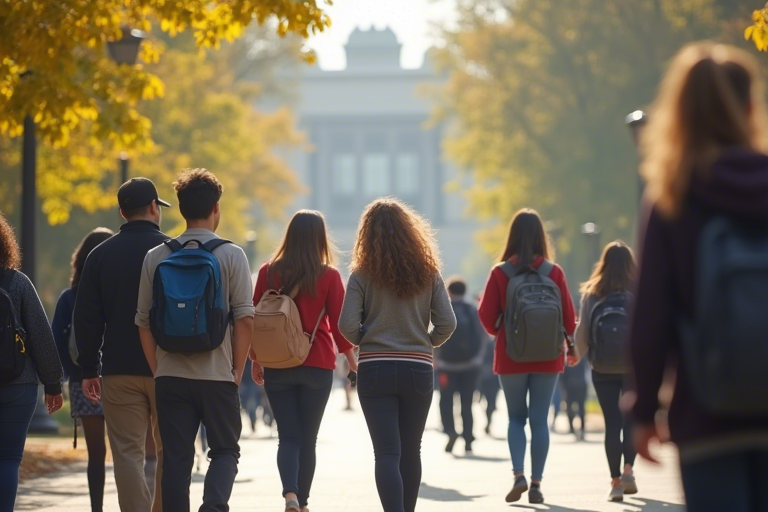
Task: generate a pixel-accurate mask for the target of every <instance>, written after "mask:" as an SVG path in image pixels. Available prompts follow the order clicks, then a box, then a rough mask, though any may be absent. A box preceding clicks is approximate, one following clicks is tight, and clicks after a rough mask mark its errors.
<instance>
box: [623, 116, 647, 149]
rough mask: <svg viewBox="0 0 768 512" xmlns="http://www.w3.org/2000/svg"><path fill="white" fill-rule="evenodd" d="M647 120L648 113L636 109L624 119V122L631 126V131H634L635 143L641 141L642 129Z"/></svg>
mask: <svg viewBox="0 0 768 512" xmlns="http://www.w3.org/2000/svg"><path fill="white" fill-rule="evenodd" d="M647 122H648V114H646V113H645V112H643V111H642V110H635V111H634V112H632V113H630V114H629V115H627V117H626V118H625V119H624V123H625V124H626V125H627V126H628V127H629V131H630V132H632V140H634V141H635V145H637V144H638V142H639V141H640V131H641V130H642V128H643V126H645V125H646V123H647Z"/></svg>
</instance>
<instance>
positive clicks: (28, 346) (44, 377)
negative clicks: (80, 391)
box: [0, 213, 62, 512]
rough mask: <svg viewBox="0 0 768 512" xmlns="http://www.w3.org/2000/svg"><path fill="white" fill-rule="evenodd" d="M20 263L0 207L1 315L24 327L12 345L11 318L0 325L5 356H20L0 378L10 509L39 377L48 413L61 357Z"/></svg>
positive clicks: (0, 461)
mask: <svg viewBox="0 0 768 512" xmlns="http://www.w3.org/2000/svg"><path fill="white" fill-rule="evenodd" d="M20 264H21V256H20V254H19V245H18V244H17V243H16V237H15V236H14V234H13V229H11V226H10V225H9V224H8V222H7V221H6V220H5V217H3V215H2V213H0V294H5V295H6V296H7V297H9V298H10V306H9V303H8V298H7V297H6V298H3V297H0V304H2V311H3V312H4V313H6V314H5V315H3V316H5V317H6V318H8V315H11V314H14V315H15V316H16V317H17V320H18V322H19V323H20V324H21V327H22V328H23V329H24V331H25V332H26V336H25V337H24V338H23V339H20V338H19V337H16V341H15V343H16V345H14V347H13V348H11V347H8V346H6V345H4V344H5V343H6V342H7V340H8V338H7V337H6V336H5V334H7V331H5V330H6V329H11V325H12V324H10V322H9V324H4V325H2V326H0V332H2V334H3V336H2V342H0V343H3V346H2V350H3V352H2V353H3V354H4V357H5V355H9V354H10V353H11V350H19V351H20V352H22V361H23V368H21V367H19V368H18V369H21V375H19V376H18V377H16V378H15V379H13V380H11V381H10V382H8V381H6V380H3V381H2V383H0V439H2V447H0V512H13V506H14V502H15V501H16V490H17V488H18V485H19V466H20V465H21V458H22V456H23V454H24V444H25V443H26V441H27V429H28V428H29V423H30V422H31V421H32V414H33V413H34V412H35V407H36V406H37V386H38V382H42V383H43V386H44V388H45V405H46V406H47V408H48V413H50V414H53V413H54V412H56V411H58V410H59V409H61V404H62V399H61V376H62V375H61V362H60V361H59V355H58V354H57V352H56V343H55V342H54V341H53V334H52V333H51V327H50V326H49V325H48V318H47V317H46V316H45V310H44V309H43V305H42V304H41V303H40V298H39V297H38V296H37V291H36V290H35V287H34V286H33V285H32V282H31V281H30V280H29V278H27V276H25V275H24V274H22V273H21V272H19V271H18V268H19V266H20ZM8 309H12V311H8ZM3 322H5V318H4V319H3ZM19 344H20V347H19V346H18V345H19ZM3 363H6V364H3V370H4V371H3V377H6V375H7V374H6V371H5V370H8V368H7V360H6V361H3ZM9 373H10V372H9ZM12 373H14V374H17V373H18V372H12Z"/></svg>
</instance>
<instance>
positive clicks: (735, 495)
mask: <svg viewBox="0 0 768 512" xmlns="http://www.w3.org/2000/svg"><path fill="white" fill-rule="evenodd" d="M681 472H682V477H683V489H684V490H685V501H686V503H687V510H688V512H709V511H711V510H727V511H728V512H764V511H766V510H768V493H766V489H765V486H766V482H768V450H757V449H755V450H750V451H745V452H740V453H733V454H728V455H720V456H716V457H709V458H707V459H704V460H701V461H698V462H691V463H682V464H681Z"/></svg>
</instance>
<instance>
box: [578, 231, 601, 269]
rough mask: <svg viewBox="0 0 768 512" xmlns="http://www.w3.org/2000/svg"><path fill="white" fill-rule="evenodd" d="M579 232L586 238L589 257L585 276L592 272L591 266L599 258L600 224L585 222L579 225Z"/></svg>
mask: <svg viewBox="0 0 768 512" xmlns="http://www.w3.org/2000/svg"><path fill="white" fill-rule="evenodd" d="M581 234H582V235H584V238H586V240H587V247H588V248H589V249H588V251H589V255H588V256H587V257H588V258H589V259H588V261H587V277H589V274H590V273H591V272H592V266H593V265H594V264H595V262H596V261H597V260H598V258H600V226H598V225H597V224H595V223H594V222H587V223H586V224H584V225H582V226H581Z"/></svg>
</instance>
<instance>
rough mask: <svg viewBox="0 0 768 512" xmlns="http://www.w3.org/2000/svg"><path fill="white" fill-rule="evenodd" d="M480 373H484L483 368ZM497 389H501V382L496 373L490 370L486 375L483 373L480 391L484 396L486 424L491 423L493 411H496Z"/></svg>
mask: <svg viewBox="0 0 768 512" xmlns="http://www.w3.org/2000/svg"><path fill="white" fill-rule="evenodd" d="M481 373H485V370H483V371H482V372H481ZM499 391H501V384H500V383H499V377H498V375H494V374H493V372H492V371H491V372H490V373H489V374H488V375H483V376H482V377H481V378H480V393H481V394H482V395H483V396H484V397H485V419H486V420H487V421H488V425H490V424H491V419H492V418H493V413H494V412H496V402H497V400H498V396H499Z"/></svg>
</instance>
